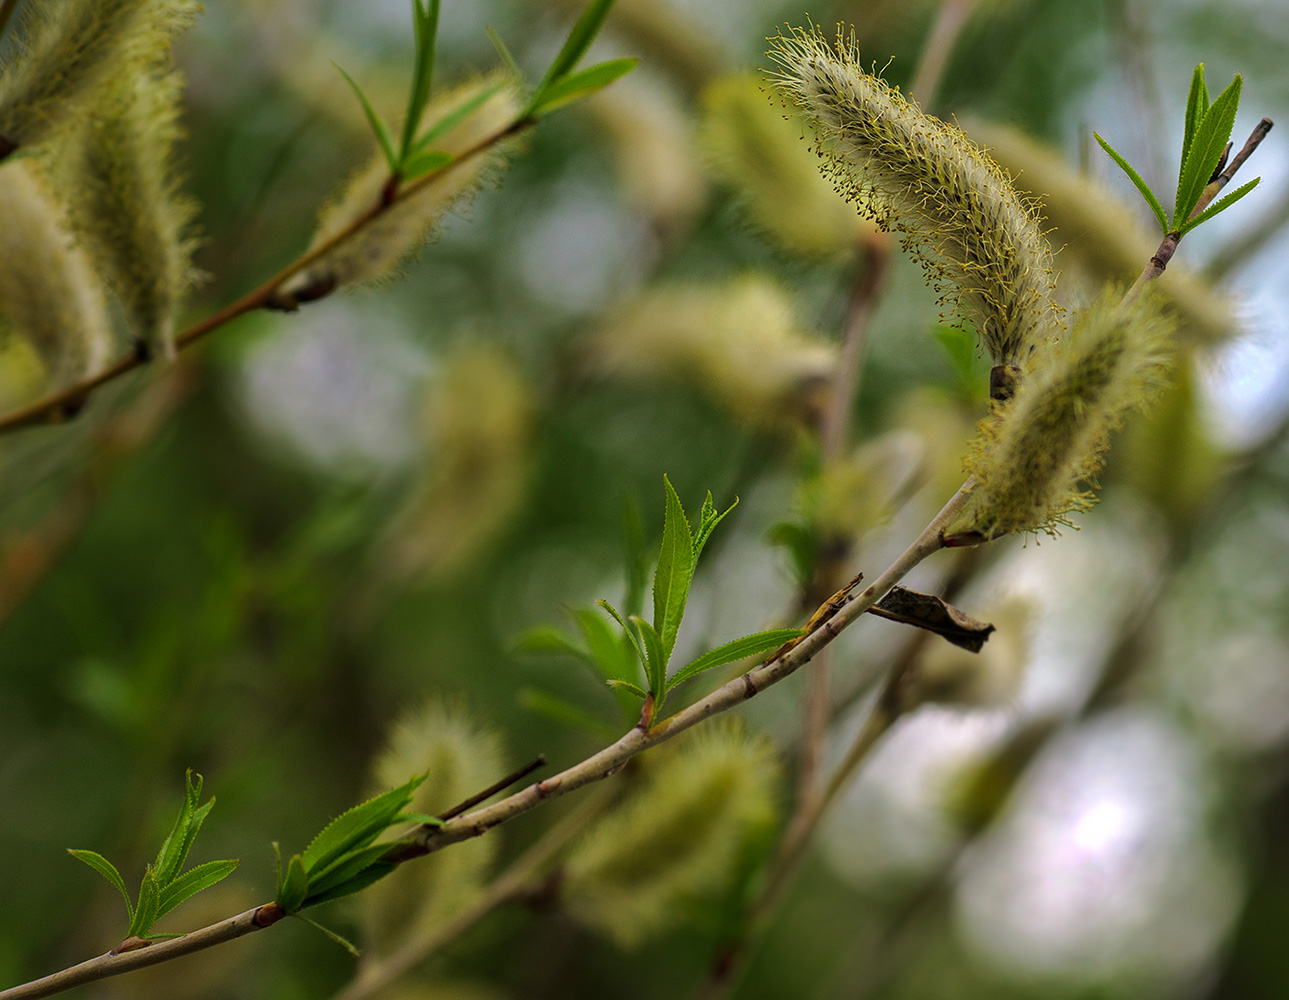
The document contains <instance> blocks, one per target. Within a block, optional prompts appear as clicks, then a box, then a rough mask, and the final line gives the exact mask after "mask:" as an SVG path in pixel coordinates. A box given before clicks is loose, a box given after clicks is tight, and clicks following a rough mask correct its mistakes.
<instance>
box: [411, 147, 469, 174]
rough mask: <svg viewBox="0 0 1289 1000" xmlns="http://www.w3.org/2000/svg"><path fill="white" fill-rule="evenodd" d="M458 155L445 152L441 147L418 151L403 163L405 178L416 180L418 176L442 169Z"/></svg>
mask: <svg viewBox="0 0 1289 1000" xmlns="http://www.w3.org/2000/svg"><path fill="white" fill-rule="evenodd" d="M455 159H456V157H455V156H453V155H452V154H451V153H447V152H444V151H443V150H441V149H431V150H427V151H426V152H424V153H417V154H415V155H414V156H412V157H410V158H409V159H407V160H406V161H404V163H403V179H404V180H406V181H414V180H416V178H418V177H424V176H425V175H426V174H428V173H432V172H434V171H435V170H442V169H443V168H444V167H446V166H447V165H448V164H450V163H451V162H452V161H453V160H455Z"/></svg>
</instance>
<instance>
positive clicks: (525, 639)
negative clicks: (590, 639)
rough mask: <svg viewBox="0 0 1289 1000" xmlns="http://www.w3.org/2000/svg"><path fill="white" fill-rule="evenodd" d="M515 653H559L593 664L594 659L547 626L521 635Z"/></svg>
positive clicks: (541, 626)
mask: <svg viewBox="0 0 1289 1000" xmlns="http://www.w3.org/2000/svg"><path fill="white" fill-rule="evenodd" d="M513 648H514V650H515V652H516V653H530V654H537V653H560V654H563V655H565V656H576V657H577V658H578V659H579V660H586V661H587V662H588V663H594V662H595V657H593V656H592V655H591V654H590V653H588V652H587V651H586V650H585V649H583V648H582V647H581V646H579V645H578V644H577V643H575V642H574V641H573V640H572V639H570V638H569V637H568V634H567V633H565V632H561V631H560V630H559V629H557V628H552V627H551V626H549V625H538V626H537V627H536V628H530V629H529V630H528V631H527V632H524V633H522V634H521V635H520V636H519V638H518V639H516V640H515V645H514V647H513Z"/></svg>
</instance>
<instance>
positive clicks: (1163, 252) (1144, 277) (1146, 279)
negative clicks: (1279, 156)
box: [1124, 118, 1272, 303]
mask: <svg viewBox="0 0 1289 1000" xmlns="http://www.w3.org/2000/svg"><path fill="white" fill-rule="evenodd" d="M1271 127H1272V121H1271V119H1270V118H1263V119H1262V121H1260V122H1258V124H1257V125H1256V126H1254V129H1253V132H1252V134H1251V135H1250V136H1249V138H1248V139H1247V140H1246V141H1245V143H1244V148H1243V149H1241V150H1240V151H1239V152H1238V153H1237V154H1236V155H1235V158H1234V159H1232V160H1231V162H1230V163H1229V164H1227V167H1226V169H1225V170H1223V171H1222V172H1221V173H1220V174H1218V175H1217V176H1216V177H1214V178H1213V179H1212V180H1211V181H1209V183H1208V187H1206V188H1205V189H1204V193H1203V194H1202V195H1201V196H1200V200H1199V204H1198V205H1196V206H1195V210H1194V211H1193V212H1191V214H1190V216H1189V219H1193V218H1195V216H1197V215H1199V214H1200V213H1201V212H1203V211H1204V209H1206V208H1208V206H1209V204H1210V203H1211V202H1212V201H1213V199H1214V198H1216V197H1217V196H1218V194H1219V193H1220V192H1221V190H1222V188H1224V187H1226V185H1227V184H1229V183H1230V181H1231V178H1232V177H1234V176H1235V173H1236V171H1237V170H1239V169H1240V167H1242V166H1243V165H1244V161H1245V160H1247V159H1248V158H1249V157H1250V156H1251V155H1253V151H1254V150H1255V149H1257V148H1258V146H1259V145H1260V144H1261V143H1262V140H1263V139H1265V138H1266V137H1267V133H1268V132H1270V131H1271ZM1181 239H1182V234H1181V233H1179V232H1177V231H1176V230H1174V231H1173V232H1171V233H1169V234H1168V235H1167V236H1165V237H1164V239H1163V241H1162V242H1161V243H1160V244H1159V249H1157V250H1156V251H1155V255H1154V256H1153V257H1151V258H1150V263H1149V264H1147V265H1146V267H1145V270H1143V271H1142V272H1141V274H1140V275H1139V276H1138V278H1137V280H1136V282H1135V283H1134V284H1133V286H1132V287H1131V288H1130V289H1128V294H1127V295H1126V296H1124V302H1125V303H1127V302H1131V301H1132V300H1133V299H1135V298H1136V297H1137V296H1138V295H1140V294H1141V291H1142V289H1144V288H1145V287H1146V285H1147V284H1149V283H1150V282H1152V281H1154V280H1155V279H1156V278H1158V277H1159V276H1160V275H1161V274H1163V273H1164V271H1165V270H1167V268H1168V262H1169V261H1171V260H1172V259H1173V254H1175V253H1176V252H1177V244H1178V243H1180V242H1181Z"/></svg>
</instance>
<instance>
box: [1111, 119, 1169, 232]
mask: <svg viewBox="0 0 1289 1000" xmlns="http://www.w3.org/2000/svg"><path fill="white" fill-rule="evenodd" d="M1092 135H1093V136H1094V137H1095V138H1096V140H1097V142H1099V143H1100V144H1101V148H1102V149H1104V150H1105V151H1106V152H1107V153H1109V154H1110V158H1111V159H1112V160H1114V162H1115V163H1117V164H1119V169H1121V170H1122V171H1123V172H1124V173H1125V174H1127V175H1128V179H1129V180H1130V181H1132V183H1133V184H1135V185H1136V186H1137V190H1138V191H1140V192H1141V196H1142V197H1143V198H1145V199H1146V204H1147V205H1149V206H1150V210H1151V211H1152V212H1154V213H1155V219H1156V220H1157V221H1158V222H1159V228H1160V230H1161V231H1162V232H1164V233H1167V232H1168V219H1167V217H1166V216H1165V215H1164V206H1163V205H1161V204H1160V203H1159V198H1157V197H1156V196H1155V192H1154V191H1152V190H1150V185H1149V184H1147V183H1146V182H1145V181H1144V180H1142V177H1141V174H1139V173H1137V171H1136V170H1134V169H1133V168H1132V164H1130V163H1129V162H1128V161H1127V160H1125V159H1124V158H1123V157H1122V156H1120V155H1119V152H1118V150H1116V149H1115V148H1114V147H1113V146H1111V145H1110V143H1108V142H1106V141H1105V140H1104V139H1102V138H1101V136H1099V135H1097V134H1096V133H1095V132H1093V133H1092Z"/></svg>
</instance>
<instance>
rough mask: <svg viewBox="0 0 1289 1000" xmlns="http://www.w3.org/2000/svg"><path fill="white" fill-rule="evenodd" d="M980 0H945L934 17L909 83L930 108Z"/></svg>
mask: <svg viewBox="0 0 1289 1000" xmlns="http://www.w3.org/2000/svg"><path fill="white" fill-rule="evenodd" d="M976 3H977V0H944V2H943V3H942V4H940V9H939V11H938V12H937V13H936V16H935V24H933V25H932V26H931V32H930V34H929V35H927V40H926V42H925V44H924V45H923V47H922V56H921V58H920V59H919V60H918V68H917V70H916V72H914V74H913V82H912V83H911V84H909V96H910V97H912V98H913V99H914V100H915V101H917V102H918V103H919V104H921V105H922V107H923V109H924V110H925V109H928V108H930V107H932V106H933V105H934V104H935V95H936V91H938V90H939V89H940V80H941V78H942V77H943V76H944V70H945V67H946V66H948V64H949V56H950V55H952V54H953V50H954V48H955V47H957V44H958V36H959V35H960V34H962V29H963V28H964V27H966V24H967V20H968V19H969V18H970V17H971V13H972V11H973V10H975V8H976Z"/></svg>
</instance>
